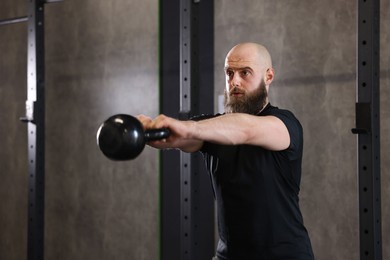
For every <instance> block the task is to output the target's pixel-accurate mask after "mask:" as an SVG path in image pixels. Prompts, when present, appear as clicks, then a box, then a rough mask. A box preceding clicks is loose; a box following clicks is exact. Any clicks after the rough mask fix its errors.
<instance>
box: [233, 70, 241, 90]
mask: <svg viewBox="0 0 390 260" xmlns="http://www.w3.org/2000/svg"><path fill="white" fill-rule="evenodd" d="M240 86H241V78H240V75H239V74H238V73H234V74H233V76H232V78H231V80H230V87H231V88H234V87H240Z"/></svg>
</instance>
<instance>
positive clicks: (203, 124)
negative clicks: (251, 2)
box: [138, 43, 314, 260]
mask: <svg viewBox="0 0 390 260" xmlns="http://www.w3.org/2000/svg"><path fill="white" fill-rule="evenodd" d="M225 75H226V88H225V110H226V111H225V112H226V113H225V114H223V115H218V116H214V117H211V118H207V119H203V120H198V121H194V120H189V121H179V120H176V119H173V118H170V117H167V116H164V115H160V116H158V117H157V118H155V119H154V120H152V119H151V118H148V117H146V116H143V115H140V116H138V119H139V120H140V121H141V122H142V123H143V125H144V127H145V128H146V129H151V128H162V127H167V128H169V129H170V131H171V135H170V137H169V138H167V139H165V140H162V141H154V142H150V143H149V145H151V146H153V147H156V148H159V149H164V148H177V149H181V150H183V151H185V152H196V151H201V152H202V153H203V154H204V157H205V161H206V166H207V168H208V170H209V172H210V174H211V176H212V182H213V187H214V190H215V194H216V201H217V209H218V229H219V235H220V240H219V243H218V247H217V258H218V260H244V259H245V260H246V259H250V260H262V259H264V260H273V259H275V260H276V259H291V260H292V259H296V260H309V259H310V260H311V259H314V257H313V253H312V249H311V244H310V240H309V236H308V233H307V231H306V229H305V227H304V225H303V219H302V215H301V212H300V209H299V204H298V200H299V199H298V193H299V186H300V178H301V161H302V149H303V136H302V127H301V125H300V123H299V121H298V120H297V119H296V118H295V117H294V115H293V114H292V113H291V112H289V111H287V110H282V109H278V108H277V107H273V106H271V104H270V103H269V100H268V91H269V86H270V84H271V83H272V81H273V79H274V75H275V73H274V69H273V68H272V61H271V57H270V55H269V53H268V51H267V50H266V48H265V47H263V46H261V45H259V44H255V43H242V44H238V45H236V46H234V47H233V48H232V49H231V50H230V52H229V53H228V54H227V56H226V60H225Z"/></svg>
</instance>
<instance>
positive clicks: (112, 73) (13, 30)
mask: <svg viewBox="0 0 390 260" xmlns="http://www.w3.org/2000/svg"><path fill="white" fill-rule="evenodd" d="M1 2H2V3H1V8H0V19H1V18H7V17H15V16H23V15H25V13H26V9H25V1H21V0H18V1H11V0H2V1H1ZM381 8H382V11H381V17H382V21H381V30H382V33H381V71H382V73H381V119H382V121H381V131H382V133H381V134H382V135H381V143H382V146H381V151H382V199H383V200H382V213H383V252H384V256H383V259H388V258H390V248H389V247H388V246H387V245H388V244H389V243H390V241H389V240H390V237H389V234H390V225H389V221H388V219H389V215H390V206H389V205H390V203H389V199H388V198H389V197H390V196H389V195H390V188H389V187H390V185H389V182H390V174H389V171H390V158H389V154H388V153H387V151H388V150H389V149H390V139H389V135H388V132H389V131H390V123H389V121H388V118H389V116H390V110H389V107H390V106H389V104H388V103H389V101H388V97H389V96H390V90H389V88H388V85H389V84H390V69H389V64H390V58H389V57H390V53H389V52H390V49H389V47H388V42H389V40H390V39H389V37H390V36H389V33H388V32H389V31H390V28H389V24H390V23H389V21H388V20H389V19H388V17H390V4H389V3H387V2H384V1H382V6H381ZM157 9H158V3H157V1H151V0H142V1H123V0H120V1H119V0H117V1H102V0H84V1H76V0H66V1H64V2H62V3H58V4H52V5H47V6H46V107H47V112H46V113H47V114H46V141H47V142H46V151H47V160H46V211H45V220H46V231H45V235H46V238H45V256H46V259H58V260H61V259H64V260H65V259H147V260H149V259H150V260H152V259H157V255H158V169H157V156H156V152H155V151H153V150H151V149H148V148H146V149H145V151H144V153H143V154H142V155H141V156H140V157H139V158H138V159H137V160H135V161H131V162H120V163H118V162H111V161H109V160H107V159H106V158H104V157H103V156H102V155H101V153H100V152H99V150H98V149H97V147H96V143H95V133H96V130H97V127H98V125H99V124H100V123H101V122H102V121H103V120H104V119H106V118H107V117H108V116H110V115H112V114H115V113H122V112H123V113H129V114H138V113H145V114H150V115H155V114H157V112H158V111H157V110H158V104H157V103H158V73H157V71H158V44H157V37H158V20H157V12H158V10H157ZM355 23H356V3H355V1H342V2H340V1H336V0H330V1H324V0H321V1H320V0H318V1H310V0H305V1H302V0H301V1H298V0H291V1H269V0H248V1H228V0H216V1H215V46H216V48H215V85H216V92H215V93H216V96H218V95H220V94H222V89H223V87H224V83H223V82H224V76H223V70H222V68H223V59H224V57H225V55H226V52H227V51H228V50H229V49H230V47H232V46H233V45H234V44H236V43H238V42H241V41H256V42H261V43H263V44H265V45H266V46H267V47H268V48H269V50H270V52H271V54H272V55H273V58H274V67H275V69H276V80H275V82H274V83H273V85H272V87H271V101H272V103H273V104H274V105H277V106H280V107H284V108H288V109H291V110H293V111H294V112H295V114H296V115H297V116H298V117H299V118H300V120H301V122H302V125H303V127H304V131H305V154H304V164H303V178H302V190H301V207H302V211H303V214H304V219H305V223H306V225H307V227H308V229H309V233H310V235H311V238H312V242H313V247H314V250H315V254H316V257H317V258H316V259H320V260H321V259H324V260H328V259H335V260H337V259H340V260H345V259H358V258H359V248H358V247H359V245H358V234H359V233H358V204H357V203H358V202H357V176H356V137H355V136H353V135H352V134H351V133H350V129H351V128H352V127H354V124H355V121H354V120H355V119H354V104H355V76H356V75H355V67H356V66H355V62H356V57H355V56H356V55H355V52H356V47H355V45H356V44H355V40H356V25H355ZM26 42H27V39H26V26H25V24H15V25H9V26H2V27H0V50H1V56H0V122H1V123H0V144H1V149H0V176H1V180H2V181H1V182H0V196H1V198H2V203H1V205H0V259H7V260H8V259H11V260H13V259H15V260H18V259H26V251H27V249H26V243H27V237H26V228H27V225H26V223H27V211H26V209H27V157H26V153H27V152H26V150H27V147H26V143H27V138H26V136H27V134H26V126H25V125H23V124H22V123H20V122H19V120H18V119H19V117H20V116H23V115H24V102H25V100H26V90H25V88H26Z"/></svg>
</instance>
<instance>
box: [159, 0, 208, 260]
mask: <svg viewBox="0 0 390 260" xmlns="http://www.w3.org/2000/svg"><path fill="white" fill-rule="evenodd" d="M213 6H214V4H213V1H209V0H207V1H199V0H171V1H161V2H160V10H161V11H160V15H161V16H160V21H161V22H160V43H161V48H160V50H161V51H160V55H161V57H160V79H161V81H160V82H161V96H160V102H161V103H160V104H161V107H160V109H161V112H162V113H164V114H166V115H168V116H172V117H176V118H180V119H182V120H187V119H189V118H191V116H194V115H199V114H212V113H213V110H214V95H213V93H214V87H213V73H214V72H213V71H214V62H213V58H214V57H213V56H214V52H213V48H214V38H213V36H214V28H213V16H214V11H213V10H214V9H213ZM161 169H162V174H161V244H160V246H161V259H163V260H197V259H211V257H212V255H213V254H214V250H215V248H214V200H213V195H212V188H211V183H210V180H209V176H208V173H207V171H206V168H205V167H204V161H203V158H202V156H201V155H200V154H199V153H194V154H188V153H181V152H178V151H163V152H162V154H161Z"/></svg>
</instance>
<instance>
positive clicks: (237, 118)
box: [189, 113, 256, 145]
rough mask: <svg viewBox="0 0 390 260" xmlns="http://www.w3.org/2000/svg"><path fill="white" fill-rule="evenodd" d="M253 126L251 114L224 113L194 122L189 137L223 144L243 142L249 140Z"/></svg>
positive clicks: (254, 125) (254, 123) (254, 124)
mask: <svg viewBox="0 0 390 260" xmlns="http://www.w3.org/2000/svg"><path fill="white" fill-rule="evenodd" d="M253 127H256V122H255V121H254V120H253V116H250V115H247V114H239V113H235V114H226V115H222V116H219V117H214V118H210V119H205V120H201V121H197V122H194V124H193V126H192V127H191V128H192V130H191V131H190V134H189V138H190V139H195V140H201V141H207V142H212V143H217V144H225V145H238V144H245V143H248V142H250V139H251V135H252V131H251V129H253Z"/></svg>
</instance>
